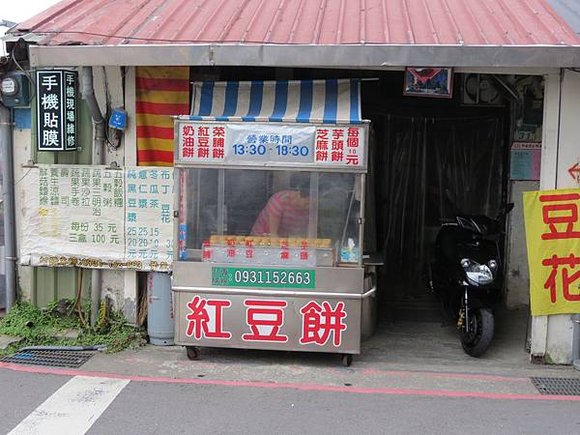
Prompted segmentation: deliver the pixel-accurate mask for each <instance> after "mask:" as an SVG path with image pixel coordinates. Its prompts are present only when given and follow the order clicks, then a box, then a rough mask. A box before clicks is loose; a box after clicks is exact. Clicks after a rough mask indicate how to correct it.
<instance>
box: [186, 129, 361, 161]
mask: <svg viewBox="0 0 580 435" xmlns="http://www.w3.org/2000/svg"><path fill="white" fill-rule="evenodd" d="M175 133H176V134H175V137H176V140H177V156H176V163H177V164H179V163H185V164H194V165H214V166H215V165H245V166H252V165H254V166H262V167H264V166H297V165H299V166H301V167H315V168H316V167H325V168H342V169H346V170H353V171H364V170H365V169H366V128H365V127H364V126H360V125H328V126H326V125H304V124H275V123H271V124H260V123H253V122H247V123H233V122H224V123H220V122H209V121H207V122H204V121H190V120H182V119H179V120H177V121H176V132H175Z"/></svg>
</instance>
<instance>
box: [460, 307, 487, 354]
mask: <svg viewBox="0 0 580 435" xmlns="http://www.w3.org/2000/svg"><path fill="white" fill-rule="evenodd" d="M468 322H469V325H465V326H464V327H463V329H462V331H461V333H460V335H461V345H462V346H463V350H464V351H465V353H467V354H468V355H470V356H473V357H479V356H481V355H483V354H484V353H485V351H486V350H487V348H488V347H489V345H490V344H491V340H492V339H493V330H494V318H493V313H492V312H491V310H490V309H489V308H478V309H476V310H473V311H471V316H469V318H468ZM466 326H469V332H466V330H465V328H466Z"/></svg>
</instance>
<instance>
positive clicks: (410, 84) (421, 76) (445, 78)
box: [403, 67, 453, 98]
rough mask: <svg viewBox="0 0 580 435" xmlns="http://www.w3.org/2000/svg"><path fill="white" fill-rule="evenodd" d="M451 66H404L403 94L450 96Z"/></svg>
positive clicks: (451, 89) (451, 88) (451, 90)
mask: <svg viewBox="0 0 580 435" xmlns="http://www.w3.org/2000/svg"><path fill="white" fill-rule="evenodd" d="M452 92H453V71H452V68H411V67H407V68H405V84H404V89H403V95H411V96H416V97H433V98H451V97H452Z"/></svg>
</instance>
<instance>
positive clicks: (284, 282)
mask: <svg viewBox="0 0 580 435" xmlns="http://www.w3.org/2000/svg"><path fill="white" fill-rule="evenodd" d="M211 283H212V285H215V286H218V287H274V288H314V287H315V271H314V270H303V269H263V268H256V267H214V268H212V271H211Z"/></svg>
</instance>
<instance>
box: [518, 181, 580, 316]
mask: <svg viewBox="0 0 580 435" xmlns="http://www.w3.org/2000/svg"><path fill="white" fill-rule="evenodd" d="M579 209H580V189H562V190H543V191H537V192H525V193H524V215H525V221H526V241H527V245H528V263H529V267H530V305H531V310H532V315H533V316H544V315H549V314H567V313H570V314H571V313H580V217H579V212H578V211H579Z"/></svg>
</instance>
